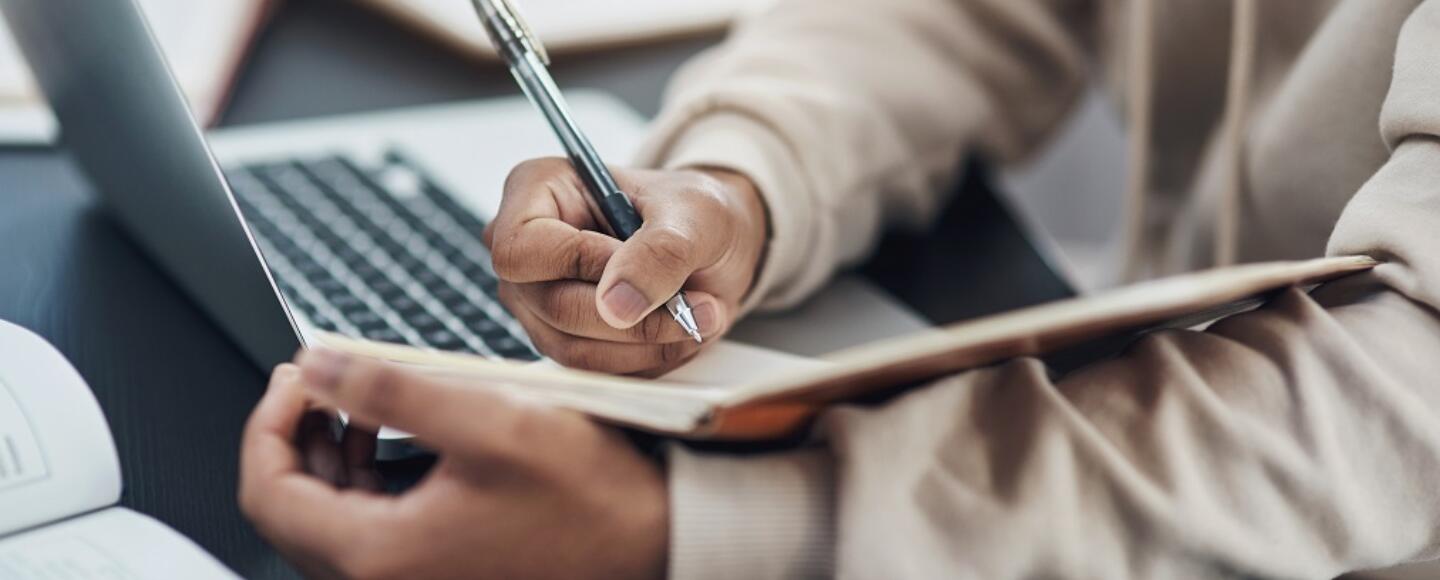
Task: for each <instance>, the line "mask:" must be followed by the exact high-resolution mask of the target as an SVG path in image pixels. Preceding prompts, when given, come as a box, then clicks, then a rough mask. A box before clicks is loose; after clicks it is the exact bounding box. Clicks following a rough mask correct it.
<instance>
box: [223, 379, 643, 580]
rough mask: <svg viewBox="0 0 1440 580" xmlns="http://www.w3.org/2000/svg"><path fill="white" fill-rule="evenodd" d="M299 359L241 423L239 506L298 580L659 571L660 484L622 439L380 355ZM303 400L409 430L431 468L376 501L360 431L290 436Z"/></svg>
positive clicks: (297, 430) (302, 415)
mask: <svg viewBox="0 0 1440 580" xmlns="http://www.w3.org/2000/svg"><path fill="white" fill-rule="evenodd" d="M299 365H300V366H299V367H296V366H293V365H283V366H282V367H280V368H279V369H277V370H276V372H275V374H274V377H273V379H272V383H271V385H270V390H269V392H268V393H266V395H265V398H264V399H263V400H262V401H261V402H260V405H259V406H258V407H257V408H256V410H255V413H254V415H253V416H251V418H250V422H249V424H248V425H247V426H246V429H245V438H244V443H243V449H242V452H241V465H240V505H241V508H242V509H243V510H244V512H245V514H246V515H247V516H248V517H249V518H250V520H251V521H253V522H254V523H255V526H256V528H257V529H258V530H259V531H260V533H261V534H262V535H263V536H265V537H266V538H267V539H269V540H270V541H271V542H272V543H273V544H274V545H275V547H276V548H277V549H279V550H280V551H281V552H282V553H283V554H284V555H285V556H286V557H287V558H288V559H289V560H290V561H291V562H293V563H294V564H296V565H297V566H298V567H299V568H300V569H301V570H302V571H303V572H304V573H306V574H307V575H309V576H311V577H326V578H336V577H338V578H455V577H473V578H582V579H583V578H659V577H663V575H664V572H665V562H666V551H667V549H668V525H669V524H668V504H667V497H666V488H665V482H664V478H663V475H662V473H661V471H660V469H659V467H658V466H657V465H656V464H654V463H653V462H651V461H649V460H648V459H646V458H645V457H643V456H642V455H641V454H640V453H639V452H637V451H636V450H635V449H634V448H633V446H632V445H630V443H629V442H628V441H627V440H626V439H625V438H624V437H623V436H622V435H621V434H620V433H618V432H616V431H614V430H611V429H608V428H605V427H602V426H599V425H597V424H595V423H593V422H591V421H590V420H588V419H585V418H583V417H581V416H580V415H577V414H574V413H570V412H567V411H561V410H557V409H554V408H550V407H545V406H540V405H538V404H534V403H530V402H526V401H521V400H517V399H514V398H510V397H506V396H503V395H500V394H496V393H492V392H488V391H486V390H484V389H483V388H479V387H463V386H458V385H451V384H445V383H441V382H436V381H431V380H427V379H424V378H421V377H418V376H415V375H411V374H406V373H405V372H403V371H401V370H398V369H396V368H394V367H390V366H386V365H382V364H379V363H373V362H367V361H361V360H352V359H350V358H347V357H344V356H341V355H335V354H329V353H325V352H311V353H306V354H303V355H301V357H300V359H299ZM312 401H313V402H315V403H317V404H319V405H323V406H325V407H327V408H338V409H344V410H345V411H347V412H349V413H350V416H351V418H352V425H353V424H357V423H358V424H364V425H392V426H395V427H397V428H400V429H404V430H406V431H409V432H412V433H415V434H416V435H417V437H418V438H419V439H420V440H421V441H422V442H423V443H424V444H425V445H426V446H428V447H430V448H432V449H436V450H437V451H438V452H439V453H440V454H441V459H440V462H439V463H438V464H437V465H436V466H435V467H434V469H433V471H432V472H431V473H430V474H429V475H428V476H427V477H426V478H425V480H424V481H423V482H422V483H420V485H419V486H417V487H416V488H414V489H412V490H410V491H409V492H407V493H405V494H404V495H400V496H387V495H381V494H380V493H378V492H377V491H376V489H377V486H376V485H375V484H376V482H377V481H378V480H376V479H375V478H374V477H373V474H372V473H373V472H371V470H370V469H369V465H370V457H372V456H373V451H374V449H373V445H374V433H373V431H366V430H364V429H356V430H353V431H351V432H348V433H347V434H346V436H345V437H344V438H342V439H341V441H340V442H338V443H337V442H335V439H334V438H333V434H332V435H331V436H330V437H329V438H327V437H324V436H317V435H315V434H314V432H307V431H303V430H301V428H302V427H304V426H306V424H308V423H315V424H323V425H327V426H328V421H319V420H316V419H315V417H316V415H315V414H314V413H313V412H311V411H310V409H311V407H312V405H311V402H312ZM316 431H317V432H324V430H323V429H319V430H316ZM367 452H368V454H367ZM317 472H318V473H317Z"/></svg>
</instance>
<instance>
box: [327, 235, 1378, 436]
mask: <svg viewBox="0 0 1440 580" xmlns="http://www.w3.org/2000/svg"><path fill="white" fill-rule="evenodd" d="M1374 266H1375V261H1374V260H1371V259H1370V258H1364V257H1354V258H1334V259H1324V260H1313V261H1305V262H1275V263H1267V264H1252V265H1245V266H1238V267H1234V268H1226V269H1221V270H1212V271H1208V272H1201V273H1197V274H1189V275H1185V276H1179V277H1175V278H1169V279H1165V280H1159V281H1155V282H1148V283H1144V284H1138V285H1135V286H1130V287H1126V288H1122V289H1119V290H1115V291H1112V292H1108V293H1105V294H1099V295H1096V296H1090V297H1084V298H1076V299H1072V300H1066V301H1061V302H1055V303H1052V304H1047V305H1043V306H1038V307H1034V308H1028V309H1024V310H1019V311H1015V312H1010V313H1006V314H1000V315H996V316H991V317H987V318H981V319H978V320H974V321H970V322H964V323H961V324H957V325H954V326H950V327H946V328H940V329H934V330H929V331H924V332H921V333H918V334H914V335H910V336H903V337H900V338H896V339H891V340H885V341H881V342H878V343H874V344H871V345H866V346H862V347H858V348H853V349H849V350H846V351H842V352H839V353H835V354H833V355H829V356H827V357H825V358H824V359H822V360H821V361H818V362H816V361H809V362H805V363H796V362H792V361H786V360H782V359H775V358H773V357H772V358H770V359H763V360H762V359H759V358H750V359H748V360H747V359H746V357H745V356H743V355H745V353H744V352H740V353H736V352H734V351H733V350H731V351H730V352H725V351H724V350H722V351H720V352H718V353H716V352H713V351H712V353H710V354H707V355H702V357H701V358H700V359H699V360H698V361H697V363H696V364H698V365H707V364H708V365H712V366H711V368H709V369H706V370H704V371H703V372H696V371H695V370H694V369H688V368H687V369H682V371H681V372H680V373H678V374H673V375H670V376H669V377H667V378H666V379H662V380H658V381H648V380H642V379H636V378H628V377H615V376H608V375H601V374H595V373H587V372H581V371H575V370H569V369H563V368H556V367H547V366H543V365H522V364H517V363H509V362H503V361H493V360H488V359H485V358H481V357H478V356H473V355H465V354H453V353H442V352H435V351H427V350H420V349H416V348H411V347H406V346H397V345H391V344H381V343H376V342H368V341H362V340H355V339H350V338H346V337H342V336H338V335H326V336H325V337H324V338H323V339H322V341H321V342H322V343H323V345H324V346H326V347H330V348H333V349H336V350H340V351H345V352H349V353H352V354H356V355H360V356H367V357H373V358H378V359H383V360H388V361H391V362H395V363H399V364H402V365H407V366H412V367H414V368H417V369H419V370H421V371H423V372H427V373H431V374H434V375H436V376H441V377H444V378H446V379H447V380H448V379H456V380H460V381H464V382H466V383H468V384H474V385H477V386H483V387H486V388H495V389H502V390H507V391H511V392H514V393H517V394H519V395H521V396H529V397H538V398H540V399H542V400H544V401H546V402H549V403H552V404H556V405H560V406H563V407H567V408H571V409H574V410H576V411H580V412H583V413H586V414H589V415H591V416H593V417H596V418H598V419H602V420H605V421H610V422H614V423H618V424H621V425H626V426H630V427H634V428H638V429H641V430H646V431H651V432H654V433H658V434H662V435H669V436H675V437H680V438H685V439H696V440H701V439H710V440H731V441H756V440H766V439H777V438H782V437H786V436H789V435H792V434H794V433H796V432H798V431H799V430H800V429H803V428H804V427H805V426H806V425H807V424H808V422H809V420H810V419H812V418H813V417H814V416H815V415H816V414H817V413H818V412H819V411H820V410H822V409H823V408H824V407H825V406H826V405H830V404H834V403H837V402H843V401H847V400H853V399H856V398H860V397H863V396H867V395H874V394H879V393H882V392H885V391H892V390H896V389H901V388H905V387H909V386H912V385H914V384H916V383H917V382H920V381H924V380H926V379H932V378H936V377H941V376H944V375H948V374H952V373H955V372H958V371H962V370H966V369H971V368H976V367H980V366H984V365H989V364H994V363H996V362H999V361H1002V360H1005V359H1009V358H1014V357H1018V356H1034V355H1043V354H1046V353H1050V352H1054V351H1056V350H1059V349H1062V348H1065V347H1069V346H1074V345H1076V344H1078V343H1080V342H1082V341H1085V340H1088V339H1093V338H1099V337H1105V336H1113V335H1115V334H1117V333H1121V332H1127V331H1135V330H1140V329H1144V328H1149V327H1155V326H1161V325H1167V324H1168V323H1172V322H1173V321H1176V320H1186V321H1187V324H1193V323H1198V322H1199V321H1202V320H1204V319H1206V318H1210V319H1213V318H1215V317H1218V316H1220V315H1221V314H1223V313H1227V312H1234V311H1235V309H1236V308H1237V305H1238V304H1245V303H1254V300H1253V299H1254V298H1255V297H1257V296H1261V295H1264V294H1266V293H1268V292H1271V291H1274V290H1277V289H1280V288H1284V287H1289V286H1306V285H1311V284H1317V283H1320V282H1323V281H1326V280H1330V279H1333V278H1336V277H1339V276H1343V275H1346V274H1350V273H1354V272H1359V271H1363V270H1368V269H1370V268H1372V267H1374ZM717 346H724V345H717ZM727 348H729V349H733V348H735V347H727ZM716 356H720V357H724V358H726V359H728V360H725V361H723V362H717V361H716V359H715V358H713V357H716ZM742 368H748V369H749V372H746V373H745V374H744V375H736V374H734V372H735V371H729V370H727V369H742ZM755 369H760V370H761V371H762V372H758V373H757V372H754V371H755ZM727 372H728V373H729V374H725V373H727ZM701 377H708V378H707V379H706V380H701ZM727 377H728V378H731V379H733V380H731V381H727V380H725V378H727ZM717 379H718V380H717Z"/></svg>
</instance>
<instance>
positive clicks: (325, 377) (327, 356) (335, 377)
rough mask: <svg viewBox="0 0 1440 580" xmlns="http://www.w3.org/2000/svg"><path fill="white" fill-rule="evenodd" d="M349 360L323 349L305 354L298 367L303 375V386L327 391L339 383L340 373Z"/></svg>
mask: <svg viewBox="0 0 1440 580" xmlns="http://www.w3.org/2000/svg"><path fill="white" fill-rule="evenodd" d="M348 362H349V359H348V358H346V357H345V356H344V355H341V354H339V353H336V352H332V351H328V350H325V349H314V350H309V351H306V352H305V355H304V356H302V357H301V358H300V367H301V368H302V369H303V370H304V373H305V386H307V387H312V388H318V389H325V390H329V389H332V388H334V387H335V383H337V382H339V381H340V371H341V370H342V369H344V368H345V365H346V363H348Z"/></svg>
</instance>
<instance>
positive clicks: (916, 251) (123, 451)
mask: <svg viewBox="0 0 1440 580" xmlns="http://www.w3.org/2000/svg"><path fill="white" fill-rule="evenodd" d="M716 40H717V39H716V38H708V39H697V40H688V41H677V42H668V43H664V44H660V45H656V46H649V47H641V48H629V49H621V50H612V51H607V52H604V53H602V54H594V55H587V56H583V57H562V58H561V59H560V62H559V63H558V65H557V67H556V75H557V77H558V78H559V79H560V81H561V83H562V84H564V85H567V86H572V87H573V86H584V87H592V88H599V89H603V90H606V91H610V92H612V93H614V94H617V95H619V96H621V97H622V98H623V99H624V100H626V101H627V102H629V103H630V104H631V105H632V106H634V107H635V108H636V109H638V110H640V111H642V112H644V113H646V114H653V113H654V112H655V111H656V110H657V109H658V107H659V101H660V94H661V89H662V87H663V85H664V82H665V80H666V79H667V78H668V77H669V75H670V74H671V72H673V70H674V69H675V68H676V67H677V66H678V65H679V64H680V63H681V62H683V61H684V60H685V59H686V58H688V57H689V56H691V55H692V54H694V53H695V52H697V51H698V50H700V49H702V48H704V47H706V46H708V45H710V44H713V43H714V42H715V41H716ZM513 93H514V88H513V85H512V83H511V81H510V79H509V76H508V74H507V73H506V72H505V71H504V70H502V69H500V68H499V67H497V66H493V65H485V64H479V63H474V62H469V61H466V60H464V59H461V58H458V57H456V56H454V55H452V54H450V53H448V52H446V51H445V50H443V49H441V48H439V47H436V46H434V45H432V44H430V43H429V42H427V41H425V40H422V39H419V38H417V37H414V36H412V35H410V34H409V33H407V32H404V31H400V30H397V29H395V28H394V27H392V26H391V25H390V24H389V22H388V21H385V20H382V19H380V18H378V17H376V16H374V15H371V14H369V13H366V12H363V11H359V10H358V9H356V8H353V7H352V5H351V4H350V3H349V2H341V1H338V0H329V1H327V0H291V1H289V2H286V3H284V5H283V7H282V8H281V9H280V10H279V12H278V13H277V14H276V16H275V19H274V21H273V23H272V24H271V26H270V27H269V29H268V30H267V31H266V32H265V33H264V34H263V36H262V37H261V38H260V40H259V44H258V46H257V50H256V52H255V53H254V56H253V58H252V60H251V62H250V65H249V66H248V67H247V69H246V71H245V72H244V74H243V75H242V78H241V79H240V82H239V85H238V91H237V93H236V97H235V101H234V103H233V106H232V107H231V108H230V110H229V113H228V114H227V116H226V118H225V122H226V123H227V124H247V123H257V122H263V121H270V120H278V119H286V118H296V117H306V116H314V115H321V114H334V113H343V112H354V111H363V110H374V109H382V108H388V107H396V106H404V105H414V104H422V103H430V102H439V101H449V100H456V99H470V98H483V97H489V96H495V95H501V94H505V95H509V94H513ZM975 175H979V173H978V172H977V173H975ZM936 231H937V232H939V233H936V234H931V235H918V234H909V235H895V236H891V237H890V238H889V239H888V240H887V241H886V243H885V245H884V246H883V247H882V249H881V251H880V252H879V254H878V255H877V257H876V259H875V260H873V261H872V262H871V264H869V265H868V266H866V268H865V271H866V273H867V274H868V275H869V276H871V278H872V279H874V280H876V281H877V282H879V283H880V284H881V285H882V286H884V287H886V288H889V289H891V290H892V291H893V292H895V293H896V294H897V295H898V296H900V297H901V298H902V299H903V300H905V301H906V302H908V303H909V304H910V305H912V306H913V307H915V308H916V309H917V310H918V311H920V312H921V313H923V314H925V315H926V316H929V317H930V318H931V319H933V320H936V321H939V322H947V321H953V320H959V319H963V318H969V317H973V316H976V315H979V314H983V313H987V312H995V311H999V310H1005V309H1010V308H1015V307H1019V306H1023V305H1027V304H1033V303H1038V302H1044V301H1048V300H1053V299H1056V298H1060V297H1063V296H1066V295H1068V294H1069V290H1068V289H1067V288H1066V286H1065V285H1064V283H1063V282H1061V281H1060V280H1059V279H1057V278H1056V277H1055V276H1054V275H1053V274H1052V273H1051V271H1050V270H1049V269H1048V268H1047V267H1046V264H1045V263H1044V261H1043V260H1041V259H1040V258H1039V256H1038V255H1037V254H1036V253H1035V251H1034V250H1033V249H1032V248H1031V246H1030V245H1029V244H1028V243H1027V242H1026V240H1025V238H1024V237H1023V236H1022V235H1021V234H1020V233H1019V232H1018V231H1017V230H1016V228H1015V226H1014V223H1013V222H1012V221H1011V220H1010V219H1009V217H1008V215H1007V214H1006V213H1005V211H1004V210H1003V209H1002V208H1001V207H1000V206H999V205H998V204H996V203H995V201H994V200H993V198H991V197H990V196H989V195H988V194H986V193H985V191H984V188H983V183H981V182H980V181H978V180H972V182H971V183H970V184H968V185H967V186H966V187H965V188H963V191H962V192H961V193H960V194H958V195H957V197H956V200H955V202H954V203H953V204H952V207H951V210H950V211H949V212H948V213H947V215H946V217H945V218H944V219H943V220H942V223H941V226H940V227H939V228H937V230H936ZM0 318H3V319H6V320H10V321H13V322H16V323H18V324H20V325H22V326H25V327H27V328H30V329H33V330H35V331H36V332H38V333H40V334H41V335H43V336H44V337H46V338H47V339H49V340H50V341H51V342H53V343H54V344H55V345H56V346H58V347H59V348H60V350H61V351H63V352H64V353H65V354H66V355H67V356H68V357H70V359H71V361H73V362H74V364H75V366H76V367H77V368H79V370H80V373H81V374H82V375H84V377H85V378H86V379H87V380H88V381H89V383H90V385H91V387H92V388H93V389H94V390H95V392H96V395H97V396H98V397H99V399H100V404H101V406H102V407H103V408H104V409H105V412H106V415H107V416H108V418H109V420H110V424H111V428H112V431H113V432H114V434H115V439H116V444H117V446H118V447H119V451H120V458H121V462H122V464H123V466H124V467H123V469H124V478H125V492H124V497H123V499H122V503H123V505H126V506H129V507H131V508H134V509H136V510H139V511H141V512H144V513H147V514H150V515H153V516H155V517H157V518H159V519H160V520H162V521H164V522H166V523H168V524H170V525H171V526H173V527H175V528H176V529H178V530H180V531H181V532H182V533H184V534H186V535H187V536H189V537H191V538H193V539H194V540H195V541H196V542H198V543H199V544H200V545H201V546H203V547H205V548H206V549H207V550H209V551H210V552H212V553H214V554H215V555H216V556H218V557H219V558H220V559H221V560H223V561H224V562H225V563H226V564H228V565H229V566H231V567H232V568H233V569H234V570H235V571H237V572H239V573H240V574H242V575H244V576H246V577H251V578H255V577H289V576H293V572H291V571H290V569H289V567H288V566H286V565H285V564H284V562H283V561H281V560H280V558H279V557H278V556H277V555H276V554H275V553H274V552H273V551H272V550H271V549H269V548H268V547H267V546H266V545H265V544H264V543H263V542H262V541H261V540H260V539H259V538H258V537H257V536H256V535H255V533H254V532H253V530H252V529H251V528H250V527H249V525H247V524H246V523H245V522H244V521H243V519H242V518H241V517H240V514H239V512H238V510H237V508H236V505H235V501H234V495H235V487H234V486H235V476H236V469H237V464H236V457H237V445H238V441H239V434H240V430H241V426H242V425H243V422H244V420H245V417H246V416H247V414H248V413H249V410H250V408H251V407H252V406H253V405H254V404H255V402H256V401H257V400H258V398H259V396H260V394H261V391H262V390H263V388H264V379H265V375H264V374H263V373H262V371H261V370H260V369H257V368H255V367H254V366H253V365H251V364H250V363H249V362H248V361H247V360H246V359H244V358H243V357H242V356H241V354H240V352H239V351H238V350H237V349H236V348H235V346H234V345H233V344H231V343H230V342H228V341H227V340H226V339H225V338H224V337H223V336H222V335H221V334H220V333H219V331H218V330H217V329H216V328H215V327H214V325H213V324H211V323H210V321H209V320H207V319H206V318H204V317H203V316H202V314H201V313H200V311H199V310H198V309H197V308H196V307H195V305H194V304H192V303H191V302H190V301H189V300H188V299H187V298H186V297H185V296H184V295H183V294H182V293H181V292H180V290H179V289H178V288H177V287H176V286H175V285H174V284H172V283H171V282H170V281H169V280H168V279H166V278H164V277H163V276H162V275H161V274H160V272H159V271H158V270H157V269H156V268H155V267H154V266H153V265H152V264H151V263H150V262H149V261H148V260H147V259H146V257H145V256H143V255H141V254H140V253H139V251H138V249H137V248H136V247H135V245H133V244H132V243H131V242H130V241H129V240H128V239H127V238H126V237H125V236H124V235H123V233H122V232H121V231H119V230H118V228H117V226H116V225H115V224H113V223H112V222H111V220H110V219H109V218H108V217H107V216H106V215H105V214H104V213H103V212H102V211H101V210H100V209H99V207H98V206H97V204H96V202H95V199H94V195H93V193H92V192H91V190H90V187H89V185H88V184H87V183H86V182H85V181H84V180H83V178H81V177H80V176H79V174H78V172H77V171H76V170H75V168H74V167H73V166H72V165H71V164H70V163H69V162H68V160H67V159H66V158H65V157H64V156H63V154H61V153H57V152H53V151H47V150H10V151H0Z"/></svg>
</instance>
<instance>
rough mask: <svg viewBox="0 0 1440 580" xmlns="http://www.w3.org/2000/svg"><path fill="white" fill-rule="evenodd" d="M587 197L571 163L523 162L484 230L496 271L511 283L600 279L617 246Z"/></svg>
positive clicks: (557, 160) (513, 174) (548, 161)
mask: <svg viewBox="0 0 1440 580" xmlns="http://www.w3.org/2000/svg"><path fill="white" fill-rule="evenodd" d="M588 203H589V202H588V201H587V194H586V193H585V189H584V186H583V185H581V183H580V181H579V178H578V177H577V176H576V175H575V172H574V170H573V169H572V168H571V166H570V164H569V162H567V161H565V160H563V159H542V160H536V161H529V162H526V163H523V164H521V165H520V166H519V167H517V168H516V169H515V171H514V172H512V173H511V174H510V178H509V179H507V180H506V183H505V197H504V199H503V200H502V201H501V204H500V211H499V213H498V214H497V215H496V217H495V219H494V220H493V222H492V223H491V225H490V227H489V228H487V230H486V234H485V235H486V238H487V244H488V245H489V247H490V249H491V255H492V257H493V261H494V266H495V272H496V274H497V275H499V276H500V278H501V279H503V280H509V281H512V282H540V281H546V280H560V279H565V278H576V279H589V280H592V281H593V280H598V279H599V276H600V272H601V271H602V270H603V269H604V265H605V262H606V260H608V259H609V257H610V254H611V253H612V252H613V251H614V249H615V248H616V247H618V246H619V242H618V241H616V240H615V239H613V238H611V237H609V236H606V235H604V234H602V233H599V232H598V231H595V230H599V229H600V228H598V227H597V225H598V224H596V223H595V221H594V218H593V217H592V214H591V212H590V209H589V205H588Z"/></svg>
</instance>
